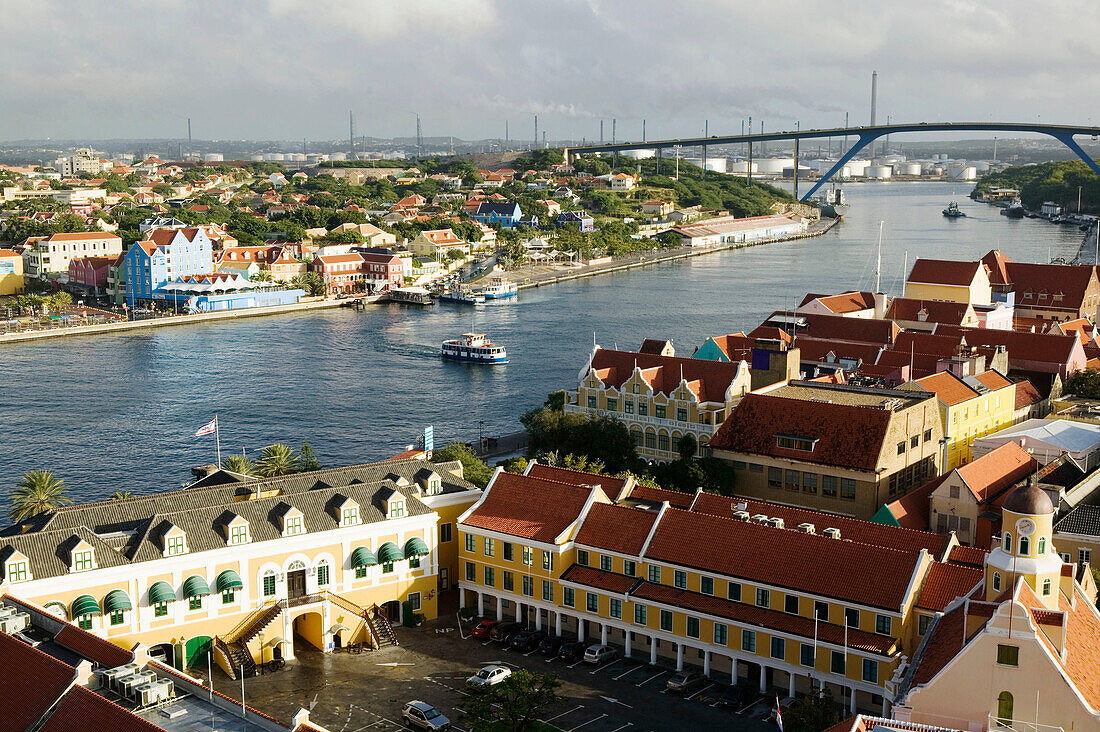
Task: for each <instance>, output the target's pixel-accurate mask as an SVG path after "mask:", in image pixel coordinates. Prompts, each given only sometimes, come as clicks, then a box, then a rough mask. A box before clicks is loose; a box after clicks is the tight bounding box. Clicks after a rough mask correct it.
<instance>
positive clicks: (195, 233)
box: [122, 227, 214, 307]
mask: <svg viewBox="0 0 1100 732" xmlns="http://www.w3.org/2000/svg"><path fill="white" fill-rule="evenodd" d="M122 266H123V268H124V271H125V272H126V304H127V305H128V306H129V307H134V306H135V305H136V304H137V303H139V302H141V301H147V300H153V299H163V297H164V290H163V288H164V286H165V285H166V284H168V283H169V282H171V281H173V280H176V279H178V278H180V277H186V276H188V275H203V274H210V273H211V272H213V271H214V245H213V244H212V243H211V242H210V237H208V236H207V235H206V232H205V231H203V230H202V229H201V228H197V227H194V228H185V229H153V230H152V231H150V232H148V233H147V234H146V237H145V239H143V240H142V241H139V242H136V243H135V244H134V245H133V246H132V247H130V251H128V252H126V256H125V257H124V258H123V262H122Z"/></svg>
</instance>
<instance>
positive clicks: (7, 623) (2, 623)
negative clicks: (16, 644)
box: [0, 613, 31, 635]
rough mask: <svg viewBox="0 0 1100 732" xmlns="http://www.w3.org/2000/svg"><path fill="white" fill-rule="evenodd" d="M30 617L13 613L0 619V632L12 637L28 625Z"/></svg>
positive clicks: (25, 614)
mask: <svg viewBox="0 0 1100 732" xmlns="http://www.w3.org/2000/svg"><path fill="white" fill-rule="evenodd" d="M30 620H31V616H30V615H28V614H27V613H15V614H14V615H8V616H7V617H4V618H0V631H3V632H5V633H8V634H11V635H14V634H16V633H18V632H19V631H21V630H23V629H25V628H26V627H27V626H28V625H30Z"/></svg>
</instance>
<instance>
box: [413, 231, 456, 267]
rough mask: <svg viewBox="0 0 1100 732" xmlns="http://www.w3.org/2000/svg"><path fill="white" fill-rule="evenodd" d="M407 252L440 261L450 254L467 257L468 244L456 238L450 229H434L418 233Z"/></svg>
mask: <svg viewBox="0 0 1100 732" xmlns="http://www.w3.org/2000/svg"><path fill="white" fill-rule="evenodd" d="M409 250H410V251H411V252H412V253H413V254H415V255H416V256H418V257H432V258H434V259H438V260H440V261H442V260H443V258H444V257H446V256H447V255H448V254H450V253H451V252H458V253H460V254H462V255H464V256H469V254H470V243H469V242H467V241H463V240H462V239H460V238H458V236H456V235H455V233H454V231H452V230H451V229H434V230H431V231H422V232H420V235H419V236H418V237H416V238H415V239H413V240H412V242H410V243H409Z"/></svg>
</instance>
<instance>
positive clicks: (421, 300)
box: [386, 287, 435, 305]
mask: <svg viewBox="0 0 1100 732" xmlns="http://www.w3.org/2000/svg"><path fill="white" fill-rule="evenodd" d="M386 300H387V302H399V303H404V304H405V305H434V304H435V302H434V301H433V300H432V293H430V292H428V291H427V290H425V289H424V288H423V287H397V288H394V289H392V290H390V293H389V295H388V296H387V298H386Z"/></svg>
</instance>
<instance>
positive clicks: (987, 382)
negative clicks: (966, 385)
mask: <svg viewBox="0 0 1100 732" xmlns="http://www.w3.org/2000/svg"><path fill="white" fill-rule="evenodd" d="M974 379H975V380H976V381H978V382H979V383H981V384H982V385H983V386H985V387H986V388H987V389H989V390H990V391H997V390H998V389H1004V388H1007V387H1009V386H1012V382H1011V381H1009V380H1008V379H1007V378H1005V376H1004V375H1003V374H1001V372H1000V371H997V370H996V369H990V370H989V371H983V372H982V373H980V374H978V375H976V376H974Z"/></svg>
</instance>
